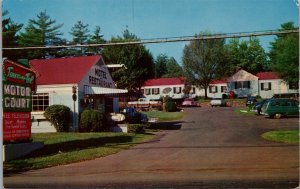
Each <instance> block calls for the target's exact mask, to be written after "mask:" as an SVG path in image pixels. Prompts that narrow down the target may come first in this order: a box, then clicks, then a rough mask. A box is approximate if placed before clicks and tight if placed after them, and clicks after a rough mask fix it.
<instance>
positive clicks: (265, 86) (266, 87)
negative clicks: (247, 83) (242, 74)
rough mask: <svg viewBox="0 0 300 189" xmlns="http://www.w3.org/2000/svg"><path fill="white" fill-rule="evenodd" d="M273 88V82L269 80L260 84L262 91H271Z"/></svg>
mask: <svg viewBox="0 0 300 189" xmlns="http://www.w3.org/2000/svg"><path fill="white" fill-rule="evenodd" d="M271 89H272V84H271V82H268V83H261V84H260V90H262V91H269V90H271Z"/></svg>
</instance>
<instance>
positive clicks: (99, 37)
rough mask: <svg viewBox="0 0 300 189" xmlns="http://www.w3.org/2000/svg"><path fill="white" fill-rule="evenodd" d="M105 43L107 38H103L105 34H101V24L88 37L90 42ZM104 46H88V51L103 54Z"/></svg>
mask: <svg viewBox="0 0 300 189" xmlns="http://www.w3.org/2000/svg"><path fill="white" fill-rule="evenodd" d="M101 43H105V40H104V39H103V35H101V28H100V26H96V27H95V30H94V32H93V34H92V35H91V37H90V38H89V39H88V44H101ZM102 50H103V49H102V47H90V48H88V52H93V53H96V54H101V52H102Z"/></svg>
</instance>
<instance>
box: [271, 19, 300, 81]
mask: <svg viewBox="0 0 300 189" xmlns="http://www.w3.org/2000/svg"><path fill="white" fill-rule="evenodd" d="M291 29H296V27H295V26H294V23H293V22H287V23H284V24H282V25H281V28H280V29H279V31H282V30H291ZM298 43H299V34H298V33H293V34H286V35H283V34H281V35H277V38H276V39H275V41H274V42H271V50H270V53H269V57H270V68H271V70H272V71H275V72H278V73H279V76H280V77H281V78H282V79H284V80H285V81H286V82H287V83H288V84H291V85H294V84H296V85H297V84H298V82H299V45H298Z"/></svg>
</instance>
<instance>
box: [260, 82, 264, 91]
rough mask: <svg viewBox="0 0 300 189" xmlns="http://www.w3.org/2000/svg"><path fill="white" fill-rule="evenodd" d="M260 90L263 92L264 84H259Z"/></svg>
mask: <svg viewBox="0 0 300 189" xmlns="http://www.w3.org/2000/svg"><path fill="white" fill-rule="evenodd" d="M260 90H262V91H263V90H264V83H261V84H260Z"/></svg>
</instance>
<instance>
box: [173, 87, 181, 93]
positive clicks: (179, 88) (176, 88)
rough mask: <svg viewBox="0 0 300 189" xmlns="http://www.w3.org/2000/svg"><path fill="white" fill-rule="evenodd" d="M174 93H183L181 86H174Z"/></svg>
mask: <svg viewBox="0 0 300 189" xmlns="http://www.w3.org/2000/svg"><path fill="white" fill-rule="evenodd" d="M173 93H174V94H179V93H181V87H173Z"/></svg>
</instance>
